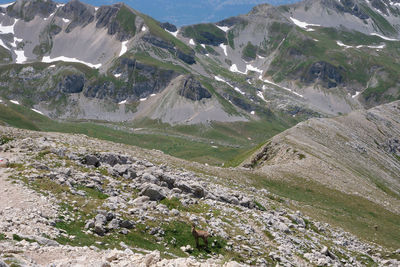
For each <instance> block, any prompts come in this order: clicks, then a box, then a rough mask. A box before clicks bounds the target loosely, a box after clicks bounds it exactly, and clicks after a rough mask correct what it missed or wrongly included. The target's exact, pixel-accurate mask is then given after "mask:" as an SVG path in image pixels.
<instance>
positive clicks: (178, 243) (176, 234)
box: [162, 221, 228, 257]
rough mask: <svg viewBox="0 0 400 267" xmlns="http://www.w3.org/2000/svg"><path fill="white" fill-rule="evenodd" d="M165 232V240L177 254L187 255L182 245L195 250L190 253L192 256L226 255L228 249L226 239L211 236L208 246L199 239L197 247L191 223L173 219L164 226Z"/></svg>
mask: <svg viewBox="0 0 400 267" xmlns="http://www.w3.org/2000/svg"><path fill="white" fill-rule="evenodd" d="M162 228H163V229H164V232H165V237H164V238H165V240H166V241H167V243H168V244H169V245H170V246H171V247H172V248H174V252H175V253H176V255H178V256H181V257H186V256H187V255H186V254H185V253H184V252H183V251H181V250H180V247H182V246H187V245H190V246H191V247H192V248H194V249H193V251H192V252H191V253H190V254H191V255H192V256H195V257H198V256H200V255H202V256H203V257H210V255H211V254H214V253H215V254H221V255H224V254H226V253H227V252H228V251H227V250H226V249H225V246H226V241H225V240H223V239H222V238H220V237H209V238H208V248H207V247H205V244H204V243H203V242H202V241H203V240H200V241H199V245H200V246H199V248H196V242H195V239H194V237H193V235H192V233H191V225H189V224H187V223H185V222H182V221H172V222H170V223H168V224H164V225H163V226H162Z"/></svg>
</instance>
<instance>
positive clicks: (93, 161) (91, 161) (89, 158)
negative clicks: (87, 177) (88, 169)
mask: <svg viewBox="0 0 400 267" xmlns="http://www.w3.org/2000/svg"><path fill="white" fill-rule="evenodd" d="M82 163H83V164H86V165H89V166H95V167H99V166H100V161H99V159H98V158H97V157H96V156H94V155H86V156H85V157H84V158H83V159H82Z"/></svg>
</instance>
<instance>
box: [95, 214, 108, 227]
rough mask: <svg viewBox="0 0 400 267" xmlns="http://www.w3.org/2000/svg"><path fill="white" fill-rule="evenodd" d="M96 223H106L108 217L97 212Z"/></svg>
mask: <svg viewBox="0 0 400 267" xmlns="http://www.w3.org/2000/svg"><path fill="white" fill-rule="evenodd" d="M94 221H95V223H99V224H101V225H105V224H106V222H107V218H106V216H105V215H103V214H97V215H96V217H95V219H94Z"/></svg>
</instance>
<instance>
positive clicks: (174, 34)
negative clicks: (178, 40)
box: [165, 30, 179, 37]
mask: <svg viewBox="0 0 400 267" xmlns="http://www.w3.org/2000/svg"><path fill="white" fill-rule="evenodd" d="M165 31H166V32H168V33H170V34H172V35H173V36H175V37H178V32H179V30H177V31H176V32H170V31H169V30H165Z"/></svg>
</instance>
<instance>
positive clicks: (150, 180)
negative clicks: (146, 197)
mask: <svg viewBox="0 0 400 267" xmlns="http://www.w3.org/2000/svg"><path fill="white" fill-rule="evenodd" d="M142 180H143V182H144V183H152V184H157V182H158V179H157V178H156V177H155V176H154V175H152V174H150V173H147V172H145V173H144V174H143V175H142Z"/></svg>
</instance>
